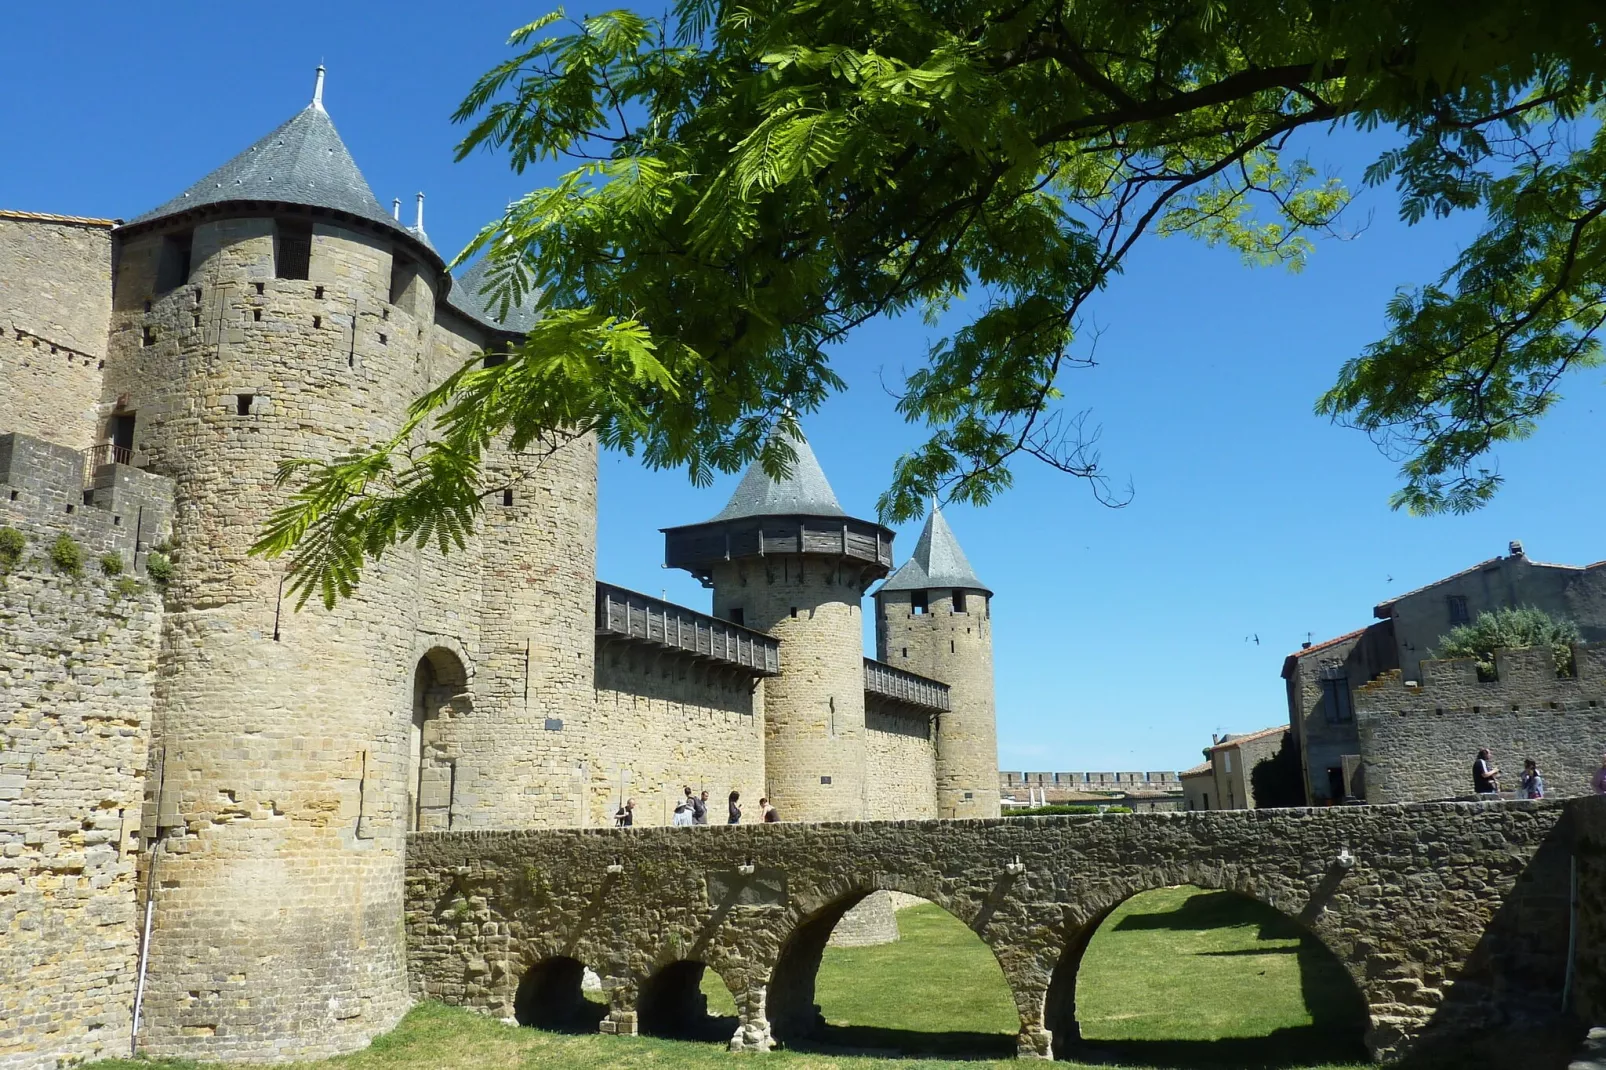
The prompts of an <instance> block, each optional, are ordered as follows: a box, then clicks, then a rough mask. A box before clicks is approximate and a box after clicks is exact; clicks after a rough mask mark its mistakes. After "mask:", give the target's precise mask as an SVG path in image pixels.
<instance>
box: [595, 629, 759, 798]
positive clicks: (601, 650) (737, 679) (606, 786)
mask: <svg viewBox="0 0 1606 1070" xmlns="http://www.w3.org/2000/svg"><path fill="white" fill-rule="evenodd" d="M595 701H596V712H595V714H594V720H593V722H592V723H593V732H592V734H591V738H592V746H593V751H592V753H593V759H592V777H591V781H590V784H589V785H588V787H589V798H588V800H587V814H586V816H587V820H586V822H585V823H586V824H589V825H608V824H612V823H613V812H614V810H616V809H617V808H618V807H619V805H620V796H621V794H622V795H623V796H624V797H626V798H634V799H635V800H636V811H635V823H636V824H637V825H667V824H669V821H670V818H671V816H673V812H674V809H675V804H676V803H677V802H678V801H679V800H680V798H681V797H682V790H683V789H684V788H687V787H689V788H691V789H692V790H693V791H695V792H701V791H702V790H704V789H707V791H708V806H709V813H708V820H709V823H710V824H724V823H725V820H726V816H727V810H726V804H727V802H728V800H729V797H730V793H731V792H732V791H739V792H741V795H742V798H741V803H742V807H743V811H744V813H743V818H742V820H743V822H744V823H747V822H753V821H757V820H758V819H759V812H758V800H759V798H760V797H762V796H763V794H764V790H765V789H764V684H763V683H762V682H758V681H754V680H751V679H748V678H747V677H744V676H741V675H739V674H737V673H734V672H731V671H729V670H723V669H720V668H719V667H717V666H710V665H708V664H706V663H702V662H699V661H697V660H696V659H693V658H689V657H683V656H677V655H673V654H667V653H657V652H654V651H649V650H644V649H642V648H640V647H638V646H636V645H635V644H626V643H610V644H607V645H600V644H599V646H598V649H597V654H596V698H595Z"/></svg>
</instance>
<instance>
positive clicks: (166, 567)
mask: <svg viewBox="0 0 1606 1070" xmlns="http://www.w3.org/2000/svg"><path fill="white" fill-rule="evenodd" d="M145 574H146V575H147V576H149V577H150V578H151V580H152V582H154V583H160V584H162V585H163V586H166V585H167V583H168V581H170V580H171V579H172V578H173V562H172V560H171V559H170V558H169V557H168V556H167V555H166V554H161V553H154V552H153V553H151V554H150V555H149V556H147V557H146V558H145Z"/></svg>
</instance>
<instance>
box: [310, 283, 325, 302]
mask: <svg viewBox="0 0 1606 1070" xmlns="http://www.w3.org/2000/svg"><path fill="white" fill-rule="evenodd" d="M312 296H314V297H316V298H317V299H318V300H320V301H322V300H323V287H322V286H314V287H313V288H312Z"/></svg>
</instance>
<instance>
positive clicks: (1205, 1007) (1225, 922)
mask: <svg viewBox="0 0 1606 1070" xmlns="http://www.w3.org/2000/svg"><path fill="white" fill-rule="evenodd" d="M898 922H899V929H900V931H901V933H902V934H903V939H901V940H900V941H898V942H897V943H893V944H886V945H882V946H880V947H868V948H828V949H827V950H826V953H825V958H824V960H823V961H822V963H821V966H820V974H819V981H818V984H817V988H816V993H817V999H818V1002H819V1004H820V1008H821V1011H822V1013H823V1014H824V1017H825V1019H826V1022H827V1026H828V1028H827V1031H826V1035H825V1036H823V1037H822V1038H820V1041H821V1044H822V1045H830V1046H835V1048H836V1049H837V1050H829V1048H828V1047H825V1046H819V1045H816V1046H813V1047H811V1049H810V1050H790V1051H777V1052H774V1053H772V1054H770V1055H765V1056H751V1055H732V1054H729V1053H727V1052H725V1051H724V1050H723V1049H722V1048H721V1047H720V1046H718V1045H714V1044H706V1043H696V1042H689V1041H673V1040H657V1039H652V1038H647V1037H611V1036H598V1035H589V1036H575V1035H564V1034H557V1033H547V1032H543V1031H540V1030H535V1029H516V1028H512V1027H509V1026H506V1025H502V1024H500V1023H498V1022H494V1021H491V1020H488V1019H485V1018H482V1017H480V1016H478V1015H475V1014H472V1013H469V1012H467V1011H462V1010H458V1009H455V1008H450V1007H444V1006H440V1005H438V1004H423V1005H420V1006H419V1007H416V1008H414V1010H413V1011H412V1012H411V1013H410V1014H408V1015H407V1017H406V1018H405V1019H404V1020H403V1021H402V1023H401V1024H400V1025H399V1026H398V1027H397V1028H396V1029H395V1030H393V1031H392V1032H390V1033H388V1034H386V1035H385V1036H383V1037H380V1038H379V1039H377V1040H375V1041H374V1043H373V1044H372V1045H371V1046H369V1047H368V1048H367V1049H366V1050H364V1051H361V1052H355V1053H353V1054H351V1055H346V1056H341V1057H339V1058H335V1059H327V1060H322V1061H319V1062H315V1063H306V1064H298V1065H300V1066H303V1067H306V1068H308V1070H312V1068H316V1070H503V1068H508V1070H511V1068H534V1067H540V1068H542V1070H568V1068H570V1067H573V1068H575V1070H580V1068H586V1070H593V1068H604V1070H636V1068H652V1070H720V1068H726V1070H728V1068H730V1067H731V1066H733V1065H745V1066H747V1067H749V1068H750V1070H854V1068H858V1067H868V1066H872V1065H883V1066H884V1065H886V1064H887V1063H888V1062H889V1061H891V1060H889V1059H888V1058H886V1057H885V1056H884V1055H870V1054H847V1053H845V1052H844V1050H843V1049H846V1050H850V1051H856V1052H865V1053H868V1052H881V1051H883V1050H884V1049H887V1048H891V1047H895V1048H897V1049H898V1050H901V1051H903V1052H907V1053H911V1054H910V1056H909V1057H905V1058H899V1059H897V1060H896V1063H897V1065H898V1066H899V1067H901V1068H904V1070H961V1068H963V1070H982V1068H984V1067H994V1068H996V1070H1004V1068H1005V1067H1011V1068H1015V1070H1018V1068H1019V1067H1020V1065H1021V1064H1019V1063H1017V1062H1015V1061H1014V1060H1013V1059H1010V1058H1008V1057H1007V1056H1008V1055H1009V1054H1012V1052H1013V1038H1014V1034H1015V1031H1016V1027H1017V1024H1018V1023H1017V1019H1016V1015H1015V1009H1014V1003H1013V1001H1012V1000H1011V998H1010V996H1009V993H1008V990H1007V989H1006V987H1005V985H1004V980H1003V975H1002V973H1001V972H1000V971H999V968H998V965H997V963H996V962H995V961H994V959H993V957H992V954H991V952H989V951H988V950H987V948H986V947H985V946H984V945H983V944H982V943H981V942H980V940H978V939H977V938H976V937H975V935H974V934H973V933H971V932H970V930H968V929H967V928H965V926H964V925H962V924H961V923H960V922H958V921H957V920H955V919H953V918H952V917H950V916H949V915H948V914H946V913H945V912H943V911H942V910H941V909H940V908H938V907H935V906H931V905H929V904H928V905H924V906H918V907H914V908H912V909H909V910H904V911H900V912H899V914H898ZM1335 971H1336V972H1335ZM704 991H705V992H706V993H707V994H708V995H709V1011H710V1013H711V1014H714V1015H720V1016H724V1015H730V1014H733V1013H734V1010H735V1008H734V1005H733V1003H732V1001H731V998H730V994H729V993H728V992H727V991H726V990H725V988H724V986H723V985H722V984H721V983H720V982H719V981H718V979H717V978H715V977H713V976H712V975H711V974H705V976H704ZM1356 998H1357V997H1356V996H1355V994H1354V992H1353V990H1352V989H1349V988H1348V982H1347V979H1346V978H1345V977H1344V975H1343V973H1342V968H1341V967H1339V966H1338V964H1337V963H1336V962H1333V961H1332V960H1331V959H1330V958H1328V957H1327V956H1326V953H1325V952H1324V951H1322V950H1321V948H1320V947H1319V945H1317V944H1316V943H1315V942H1314V940H1312V938H1310V937H1309V936H1307V935H1305V934H1304V933H1303V932H1302V931H1301V930H1300V929H1299V928H1298V927H1297V926H1296V925H1294V924H1293V923H1292V922H1290V921H1288V920H1287V919H1285V918H1282V917H1281V916H1280V915H1278V914H1276V913H1275V912H1273V911H1270V910H1268V909H1266V908H1264V907H1261V906H1259V905H1258V904H1256V903H1253V902H1251V901H1249V900H1246V899H1242V898H1239V897H1236V896H1231V895H1222V894H1220V893H1210V892H1203V891H1200V890H1199V889H1197V888H1171V889H1162V890H1159V891H1155V892H1150V893H1146V894H1144V895H1141V896H1137V897H1134V898H1133V899H1131V900H1128V901H1127V902H1126V903H1124V904H1122V905H1121V907H1119V908H1118V909H1117V910H1116V911H1115V912H1114V913H1113V914H1112V915H1111V916H1110V918H1109V919H1108V920H1107V921H1106V923H1105V924H1104V926H1103V927H1102V928H1101V929H1100V930H1099V932H1098V934H1097V935H1096V936H1095V937H1094V938H1093V941H1092V943H1091V945H1090V946H1089V948H1088V951H1087V955H1086V957H1085V958H1084V960H1083V965H1082V972H1081V978H1080V984H1079V985H1078V991H1077V1004H1078V1017H1079V1019H1080V1021H1081V1025H1082V1033H1083V1036H1084V1038H1086V1039H1085V1040H1084V1042H1083V1047H1084V1049H1085V1053H1084V1054H1083V1056H1082V1057H1083V1058H1085V1059H1086V1060H1087V1061H1086V1062H1085V1063H1082V1064H1080V1065H1098V1066H1102V1067H1105V1068H1109V1067H1112V1066H1126V1067H1177V1068H1190V1067H1210V1068H1224V1067H1233V1068H1243V1070H1248V1068H1272V1067H1276V1068H1282V1067H1310V1068H1313V1070H1339V1068H1340V1067H1351V1066H1354V1065H1356V1064H1358V1063H1359V1062H1360V1061H1361V1060H1362V1059H1364V1052H1361V1051H1359V1049H1358V1047H1357V1045H1358V1031H1357V1028H1356V1023H1357V1022H1358V1021H1359V1020H1360V1019H1359V1018H1358V1017H1349V1018H1346V1017H1344V1016H1346V1015H1350V1014H1354V1015H1357V1016H1358V1015H1359V1014H1360V1011H1359V1009H1358V1008H1357V1007H1356V1006H1355V1005H1354V1002H1353V1001H1354V1000H1356ZM1346 1001H1349V1002H1346ZM1341 1019H1342V1020H1341ZM1346 1026H1347V1027H1348V1032H1347V1033H1346V1032H1345V1030H1344V1028H1342V1027H1346ZM961 1051H962V1052H965V1053H966V1054H969V1055H971V1056H972V1057H971V1058H969V1059H956V1058H952V1057H951V1056H952V1055H954V1054H958V1053H959V1052H961ZM920 1052H927V1053H933V1054H932V1056H931V1057H927V1056H924V1055H920V1054H918V1053H920ZM937 1053H940V1054H941V1055H945V1056H949V1057H947V1058H943V1057H937ZM995 1054H996V1056H998V1057H995V1058H988V1057H987V1056H990V1055H995ZM978 1055H979V1056H982V1058H981V1059H977V1058H975V1056H978ZM153 1065H158V1064H156V1063H154V1062H152V1061H145V1060H134V1061H122V1060H113V1061H108V1062H100V1063H96V1064H93V1070H151V1068H152V1067H153ZM160 1065H166V1066H170V1067H173V1068H179V1067H192V1066H195V1065H196V1064H192V1063H183V1062H174V1063H166V1064H160ZM1059 1065H1061V1066H1067V1067H1068V1068H1069V1067H1074V1066H1076V1065H1079V1064H1078V1063H1069V1064H1067V1063H1060V1064H1059Z"/></svg>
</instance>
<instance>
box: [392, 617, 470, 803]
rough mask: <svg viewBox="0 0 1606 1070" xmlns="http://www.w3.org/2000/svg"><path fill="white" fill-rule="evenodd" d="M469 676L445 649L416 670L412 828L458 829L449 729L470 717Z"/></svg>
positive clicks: (410, 749)
mask: <svg viewBox="0 0 1606 1070" xmlns="http://www.w3.org/2000/svg"><path fill="white" fill-rule="evenodd" d="M471 701H472V700H471V699H470V697H469V694H468V673H467V672H465V671H464V669H463V662H462V661H461V660H460V659H459V658H458V656H457V655H456V654H454V653H453V652H452V651H450V650H448V649H446V648H445V647H439V646H438V647H433V648H431V649H430V650H429V651H427V652H426V653H425V654H424V656H423V657H421V658H419V659H418V664H417V665H416V666H415V667H414V669H413V716H412V725H411V729H410V731H409V733H408V744H407V828H408V830H409V831H431V830H441V829H449V828H451V827H452V795H453V790H454V788H455V786H456V774H457V769H456V757H455V755H453V754H452V753H451V748H450V747H449V746H448V745H447V741H446V733H445V731H444V728H445V726H446V725H447V724H449V723H450V722H451V720H452V719H453V718H456V717H461V716H463V715H465V714H467V713H468V712H469V709H470V706H471Z"/></svg>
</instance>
